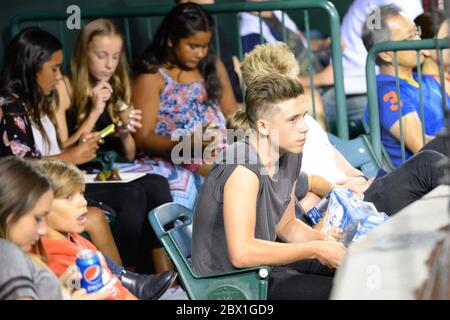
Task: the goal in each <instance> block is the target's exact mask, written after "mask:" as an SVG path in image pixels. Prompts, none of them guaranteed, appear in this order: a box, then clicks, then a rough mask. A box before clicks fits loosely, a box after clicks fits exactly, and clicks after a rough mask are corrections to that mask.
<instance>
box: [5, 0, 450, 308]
mask: <svg viewBox="0 0 450 320" xmlns="http://www.w3.org/2000/svg"><path fill="white" fill-rule="evenodd" d="M187 2H188V1H177V3H178V4H177V5H176V6H174V7H173V9H172V10H171V11H170V12H169V13H168V14H167V15H166V16H165V18H164V19H163V21H162V23H161V25H160V26H159V27H158V29H157V30H156V32H155V34H154V36H153V41H152V42H151V43H150V44H149V45H148V47H147V49H146V50H145V51H144V52H143V53H142V55H141V57H140V59H139V60H138V61H137V63H136V65H135V66H133V73H131V72H130V67H129V66H128V59H127V56H126V50H125V48H124V44H125V38H124V35H123V34H122V32H121V31H120V30H119V29H118V28H117V26H116V25H114V23H113V22H111V21H109V20H107V19H103V18H99V19H95V20H92V21H90V22H89V23H87V24H86V25H85V26H84V27H83V28H82V29H81V31H80V32H79V35H78V38H77V41H76V44H75V49H74V51H73V55H72V56H71V57H65V56H64V54H63V45H62V43H61V42H60V40H58V39H57V38H56V37H55V36H54V35H52V34H51V33H49V32H47V31H45V30H43V29H41V28H39V27H29V28H25V29H23V30H22V31H20V32H19V33H18V34H17V35H16V36H15V37H14V38H13V39H12V40H11V41H10V43H9V44H8V46H7V47H6V50H5V57H4V64H3V65H4V67H3V70H2V72H1V75H0V137H1V140H0V172H2V174H1V176H0V252H1V254H0V265H1V266H2V268H1V269H0V288H1V289H0V299H83V300H86V299H88V300H91V299H92V300H100V299H110V300H124V299H126V300H135V299H159V298H161V297H162V296H163V295H165V294H167V290H168V289H169V288H170V287H173V286H174V285H175V281H176V278H177V272H176V271H175V270H174V267H173V266H172V265H171V263H170V261H169V259H168V257H167V255H166V253H165V251H164V249H163V248H162V244H161V243H160V241H159V240H158V239H157V237H156V235H155V234H154V232H153V231H152V228H151V226H150V224H149V222H148V219H147V214H148V212H150V211H151V210H152V209H154V208H156V207H158V206H160V205H162V204H165V203H169V202H176V203H179V204H181V205H184V206H185V207H188V208H189V209H191V210H193V211H194V219H193V239H192V268H193V270H194V272H195V273H196V274H198V275H208V274H213V273H217V272H226V271H231V270H234V269H239V268H247V267H256V266H260V265H269V266H272V267H273V268H272V271H271V273H270V276H269V291H268V298H269V299H327V298H329V296H330V292H331V288H332V281H333V276H334V273H335V269H336V268H338V267H339V266H340V264H341V262H342V259H343V257H344V256H345V252H346V247H345V246H344V245H343V244H342V243H341V242H340V241H339V240H340V236H339V234H336V235H329V234H327V233H325V232H322V224H320V223H319V224H316V225H314V226H313V225H312V224H311V223H310V221H309V220H308V219H307V216H306V212H307V211H308V210H310V209H311V208H313V207H314V206H316V205H317V204H318V203H319V202H320V201H321V200H322V199H323V198H324V197H326V196H327V194H328V193H329V192H330V191H331V190H333V189H334V188H348V189H350V190H351V191H352V192H353V193H355V194H358V195H360V194H363V195H364V199H365V201H369V202H371V203H373V204H374V205H375V207H376V208H377V209H378V210H379V211H382V212H385V213H386V214H388V215H394V214H396V213H397V212H398V211H400V210H401V209H403V208H404V207H405V206H407V205H409V204H410V203H412V202H414V201H415V200H417V199H419V198H421V197H422V196H423V195H425V194H426V193H428V192H429V191H431V190H432V189H434V188H435V187H437V186H438V185H439V178H440V177H442V176H443V168H442V167H440V166H438V165H437V163H439V162H443V161H448V158H447V148H446V146H445V143H444V142H443V141H442V138H441V137H439V136H437V134H438V133H439V132H440V131H442V130H443V129H444V112H443V106H442V98H441V96H440V94H441V93H445V94H446V99H447V100H446V101H447V104H449V103H450V96H449V95H448V94H449V93H450V89H449V88H450V83H449V84H447V81H448V80H447V78H445V79H446V80H445V81H446V86H445V88H441V84H440V82H439V70H440V69H439V61H440V60H442V61H443V62H444V65H445V66H446V67H447V66H448V65H450V55H449V54H448V52H447V51H444V54H443V55H442V57H440V58H438V55H437V53H436V52H434V51H432V50H430V51H428V50H422V51H420V56H419V59H417V58H416V53H415V51H400V52H398V54H397V57H396V58H394V54H393V53H392V52H382V53H380V54H379V55H378V57H377V65H378V66H379V67H380V74H379V75H378V76H377V84H378V92H377V94H378V101H379V116H380V126H381V134H382V135H381V138H382V143H383V145H384V148H385V149H386V151H387V153H388V155H389V156H390V159H391V161H392V163H393V164H394V166H395V169H394V170H392V171H391V172H385V171H383V170H380V172H378V174H377V176H376V177H374V178H371V179H369V178H367V177H366V176H364V174H363V172H361V171H360V170H359V168H355V167H353V166H352V165H351V164H350V163H349V162H348V161H347V159H346V158H345V155H343V154H342V153H341V152H340V151H339V150H337V149H336V148H335V147H334V146H333V145H332V144H331V143H330V141H329V140H328V136H327V132H326V129H327V127H329V124H330V122H329V121H327V120H329V119H334V118H335V110H334V109H335V106H333V107H330V106H329V104H328V103H326V101H322V99H321V94H325V95H329V92H330V91H328V90H330V86H332V85H333V81H332V80H331V81H330V70H331V78H332V67H331V66H332V63H330V61H329V49H330V48H329V45H330V43H329V39H322V40H320V41H319V40H317V41H315V42H312V43H311V44H310V46H311V48H308V49H311V50H312V51H313V52H314V54H315V56H314V77H312V78H315V79H316V80H317V79H319V83H320V81H321V79H322V80H324V81H323V83H322V84H323V86H324V87H325V88H319V89H318V90H315V91H311V90H310V89H309V86H310V83H309V77H308V75H307V74H306V73H307V70H306V69H305V59H306V58H305V57H306V49H307V47H308V46H309V45H308V44H306V43H305V41H304V40H305V37H304V34H303V33H302V32H301V31H300V30H299V29H298V28H297V26H296V25H295V23H294V22H293V21H292V20H291V19H290V18H287V20H286V22H287V28H288V31H287V32H288V39H289V41H287V42H288V43H287V44H285V43H282V42H279V41H280V40H281V38H280V30H281V29H280V28H281V27H282V26H281V24H280V21H281V20H284V19H281V18H280V15H281V14H282V12H281V11H276V12H265V13H264V15H263V17H264V21H263V22H264V24H263V29H262V31H263V36H264V42H265V44H258V43H259V41H260V35H259V34H258V32H259V29H258V30H256V29H255V28H254V26H253V24H254V23H255V19H256V20H258V19H257V17H256V16H255V15H254V14H253V13H243V14H241V19H242V22H243V25H242V29H241V30H240V33H241V40H242V43H243V45H244V49H245V51H246V52H247V54H246V55H245V58H244V60H243V61H242V62H239V61H236V60H237V58H236V57H234V54H233V52H232V51H231V49H229V48H230V45H229V44H228V40H226V39H225V36H224V34H222V32H221V34H222V36H221V39H220V41H221V42H222V41H223V42H224V43H225V45H222V44H221V46H220V47H221V54H220V57H221V58H222V59H221V58H219V55H216V54H215V52H214V50H213V49H212V44H213V42H214V41H213V35H214V28H216V27H217V26H214V22H213V21H214V20H213V19H212V17H211V16H210V15H209V14H208V13H207V12H206V11H205V10H204V9H203V8H202V7H201V6H200V5H198V4H195V3H192V2H198V3H200V4H207V3H213V2H214V1H190V2H188V3H187ZM363 2H364V0H355V1H354V5H353V6H352V8H356V7H357V6H361V5H362V3H363ZM355 10H356V9H354V10H349V12H350V13H352V12H353V13H352V14H355V13H354V11H355ZM422 11H423V10H422ZM379 13H380V23H381V28H375V29H373V28H368V27H367V26H368V25H367V24H365V23H363V22H362V23H361V25H360V29H361V30H360V32H359V35H360V36H361V39H359V41H360V42H362V43H364V45H365V47H366V48H367V50H370V48H371V47H372V46H374V45H376V44H377V43H379V42H383V41H389V40H391V41H403V40H415V39H420V35H421V34H420V30H422V32H423V35H424V37H426V38H448V35H449V29H448V28H449V22H448V19H447V18H446V16H445V15H444V14H443V13H442V12H438V14H437V16H438V21H437V25H438V28H437V29H436V30H434V28H432V27H431V25H432V19H431V18H430V14H429V13H427V12H426V13H422V14H420V15H418V16H417V17H414V18H415V21H413V20H411V17H408V15H407V14H404V13H403V12H402V10H401V9H400V8H399V7H397V6H395V5H392V4H391V5H382V6H381V7H379ZM345 19H347V20H348V19H351V17H350V16H346V18H344V21H347V20H345ZM418 26H420V28H418ZM343 27H344V25H343ZM343 47H344V52H345V50H346V46H345V44H343ZM224 48H228V49H227V50H228V51H227V50H225V49H224ZM224 50H225V51H224ZM64 59H70V72H68V73H67V74H62V72H61V65H62V64H63V61H64ZM418 61H419V63H420V64H422V71H423V72H422V90H421V91H422V93H423V99H424V101H427V103H426V104H425V105H424V115H423V116H424V122H422V121H421V110H420V103H419V88H418V87H419V83H418V79H417V73H415V69H416V68H417V67H418V65H417V62H418ZM395 63H397V64H398V68H397V69H398V77H399V83H400V97H398V96H397V94H396V88H395V86H396V75H397V71H396V68H395ZM236 64H240V66H238V67H237V68H236ZM236 71H237V72H236ZM344 73H345V70H344ZM240 81H242V82H243V84H245V86H246V92H245V95H242V92H241V91H240V87H241V85H240V83H239V82H240ZM346 86H347V84H346ZM347 89H348V88H347V87H346V91H347ZM331 90H332V91H334V89H333V88H331ZM363 95H365V93H364V94H363ZM353 98H355V96H351V95H347V103H349V104H351V102H349V101H350V100H351V101H356V100H352V99H353ZM357 98H358V99H359V98H361V96H360V94H359V93H358V97H357ZM312 101H314V102H315V104H316V105H315V107H317V108H318V109H317V111H318V113H317V115H318V118H317V120H316V119H314V118H313V117H312V116H311V115H310V114H311V112H312V110H311V109H312V108H311V103H312ZM358 101H360V100H358ZM241 102H242V104H241ZM359 104H361V103H359ZM363 107H364V108H366V103H365V102H364V106H363ZM330 109H333V110H332V111H329V110H330ZM355 110H356V111H355ZM355 110H350V111H349V112H350V113H349V114H348V116H349V119H350V118H352V117H353V116H354V114H356V113H357V114H358V115H357V117H359V118H362V117H363V115H362V113H363V112H361V106H360V105H359V106H358V107H355ZM327 112H330V113H333V115H330V116H329V117H328V116H327ZM308 113H310V114H308ZM366 114H367V111H366ZM366 117H367V115H366ZM112 124H113V125H114V126H115V131H114V132H113V134H112V135H108V136H107V135H105V134H103V133H101V132H102V129H104V128H105V127H107V126H109V125H112ZM401 127H402V130H403V132H404V135H405V147H406V161H404V162H403V161H402V156H401V151H400V147H401V145H400V128H401ZM227 129H235V130H241V129H244V130H245V132H247V133H248V134H246V135H245V136H244V137H243V138H241V139H238V140H237V141H230V140H228V141H227ZM422 129H423V130H424V132H425V135H424V138H423V137H422ZM111 151H113V152H114V153H115V154H116V155H117V159H116V163H115V165H116V166H118V167H119V168H120V169H121V172H123V173H129V172H136V173H143V174H142V175H139V177H138V178H136V179H134V180H132V181H130V182H128V183H108V182H101V181H98V182H95V183H85V177H86V175H85V173H91V172H97V171H95V170H96V168H95V164H94V163H93V162H92V160H93V159H95V158H96V157H97V156H99V155H102V154H104V153H105V152H111ZM228 154H231V155H234V158H233V159H234V161H233V162H232V163H230V162H229V161H227V160H229V157H227V155H228ZM111 217H112V218H113V220H114V222H113V223H111V222H110V221H109V220H108V219H111ZM84 249H89V250H93V251H95V252H98V255H99V259H100V261H101V265H102V269H103V278H104V279H106V280H105V283H107V285H106V286H105V289H103V290H101V291H99V292H95V293H87V292H86V291H85V290H84V289H80V288H79V286H73V285H71V284H73V283H74V281H75V282H79V281H80V278H81V275H80V274H79V272H77V271H76V269H75V271H74V265H75V263H76V259H77V255H78V253H79V252H80V251H81V250H84ZM180 285H182V283H180ZM183 297H186V295H185V294H184V296H183Z"/></svg>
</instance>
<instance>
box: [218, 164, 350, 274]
mask: <svg viewBox="0 0 450 320" xmlns="http://www.w3.org/2000/svg"><path fill="white" fill-rule="evenodd" d="M244 182H245V183H244ZM258 190H259V180H258V178H257V176H256V175H255V174H254V173H253V172H251V171H250V170H249V169H247V168H245V167H243V166H238V167H237V168H236V169H235V170H234V172H233V173H232V174H231V176H230V177H229V178H228V180H227V182H226V183H225V186H224V204H223V206H224V226H225V234H226V241H227V247H228V254H229V258H230V261H231V263H232V264H233V266H235V267H236V268H246V267H254V266H259V265H263V264H267V265H283V264H288V263H292V262H295V261H298V260H303V259H315V258H317V259H320V260H321V261H324V262H325V263H326V264H329V265H332V266H336V265H337V264H338V263H339V260H340V258H341V256H342V253H343V251H344V249H343V245H342V244H339V243H332V242H329V241H310V242H305V243H280V242H273V241H267V240H261V239H256V238H255V226H256V206H257V196H258ZM291 197H292V200H291V203H290V204H289V206H288V209H287V211H288V212H289V214H288V215H286V214H285V215H284V216H283V218H282V221H280V224H281V225H280V224H279V226H278V227H277V232H278V233H279V235H280V236H282V237H283V238H284V239H286V240H292V238H293V235H291V233H292V232H296V231H298V232H302V231H304V230H307V232H308V234H310V235H312V234H314V235H315V236H317V238H321V237H324V236H323V235H321V234H320V233H319V232H316V231H314V230H312V229H311V228H309V230H308V229H307V228H305V227H303V226H302V225H299V226H300V227H299V228H296V229H295V230H294V229H293V228H292V227H291V221H294V222H295V224H296V225H297V220H292V217H294V218H295V213H294V199H293V194H292V196H291ZM288 216H289V217H288ZM305 238H308V239H309V237H308V236H306V237H305ZM313 238H314V237H313ZM297 239H298V238H297V237H296V238H294V240H297ZM325 260H326V261H325Z"/></svg>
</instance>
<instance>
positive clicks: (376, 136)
mask: <svg viewBox="0 0 450 320" xmlns="http://www.w3.org/2000/svg"><path fill="white" fill-rule="evenodd" d="M437 46H438V48H440V49H446V48H450V40H449V39H442V40H437V41H436V40H434V39H427V40H408V41H388V42H383V43H379V44H377V45H375V46H373V47H372V48H371V49H370V51H369V53H368V55H367V60H366V82H367V100H368V110H369V126H370V137H371V143H372V147H373V149H374V153H375V156H376V157H377V158H378V159H379V160H380V161H382V142H381V130H380V119H379V104H378V93H377V83H376V74H375V59H376V57H377V55H378V53H380V52H383V51H394V64H395V74H396V88H395V90H396V95H397V99H398V102H397V103H398V105H399V106H400V101H401V97H400V88H399V77H398V65H397V51H405V50H415V51H416V55H417V61H419V59H420V57H419V51H420V50H421V49H436V47H437ZM441 72H443V70H442V68H441ZM417 73H418V82H419V96H420V98H419V103H420V114H419V117H420V119H421V122H422V139H423V142H425V131H424V130H425V129H424V128H425V126H424V125H423V124H424V111H423V110H424V101H423V94H422V89H421V87H422V71H421V67H420V63H418V68H417ZM441 79H443V77H441ZM441 86H442V83H441ZM443 88H444V90H445V85H444V86H443ZM444 93H445V91H444ZM443 102H444V103H445V99H444V100H443ZM444 108H445V106H444ZM397 112H398V117H399V124H400V147H401V153H402V159H403V161H405V141H404V128H403V121H402V116H401V109H400V107H399V108H397Z"/></svg>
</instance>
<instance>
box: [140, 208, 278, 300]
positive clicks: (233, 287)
mask: <svg viewBox="0 0 450 320" xmlns="http://www.w3.org/2000/svg"><path fill="white" fill-rule="evenodd" d="M148 218H149V221H150V224H151V226H152V228H153V231H154V232H155V234H156V236H157V237H158V239H159V240H160V241H161V243H162V244H163V246H164V248H165V249H166V251H167V253H168V254H169V256H170V258H171V259H172V262H173V264H174V265H175V267H176V269H177V271H178V273H179V277H180V279H181V281H182V282H183V287H184V289H185V290H186V292H187V294H188V296H189V298H190V299H194V300H259V299H266V298H267V289H268V277H269V274H270V268H269V267H266V266H261V267H257V268H248V269H238V270H233V271H230V272H224V273H219V274H214V275H208V276H198V275H196V274H195V273H194V272H193V270H192V267H191V250H192V211H191V210H189V209H188V208H186V207H183V206H182V205H180V204H177V203H166V204H163V205H161V206H159V207H158V208H155V209H153V210H152V211H150V212H149V214H148ZM167 226H169V230H166V227H167Z"/></svg>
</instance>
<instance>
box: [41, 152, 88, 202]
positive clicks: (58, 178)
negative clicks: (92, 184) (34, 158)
mask: <svg viewBox="0 0 450 320" xmlns="http://www.w3.org/2000/svg"><path fill="white" fill-rule="evenodd" d="M40 165H41V167H42V169H43V170H44V172H45V173H46V174H47V176H48V177H49V178H50V180H51V181H52V182H53V192H54V194H55V199H57V198H62V197H66V196H68V195H71V194H74V193H76V192H80V191H84V187H85V183H84V178H83V174H82V173H81V171H80V169H78V168H77V167H76V166H75V165H73V164H71V163H68V162H65V161H62V160H41V161H40Z"/></svg>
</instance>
